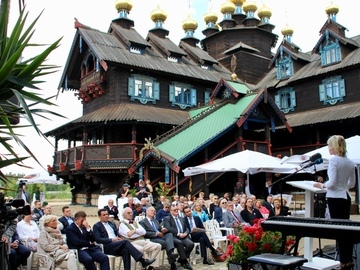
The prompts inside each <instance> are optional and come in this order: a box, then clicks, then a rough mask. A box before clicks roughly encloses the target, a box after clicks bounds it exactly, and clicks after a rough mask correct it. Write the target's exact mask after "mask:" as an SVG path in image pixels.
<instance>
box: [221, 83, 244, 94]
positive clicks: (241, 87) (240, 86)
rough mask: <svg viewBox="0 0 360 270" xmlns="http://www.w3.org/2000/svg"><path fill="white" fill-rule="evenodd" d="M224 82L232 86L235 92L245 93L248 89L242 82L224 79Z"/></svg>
mask: <svg viewBox="0 0 360 270" xmlns="http://www.w3.org/2000/svg"><path fill="white" fill-rule="evenodd" d="M226 83H228V84H229V85H230V86H231V87H232V88H234V90H235V91H236V92H237V93H240V94H245V95H246V94H247V92H248V90H249V88H248V87H247V86H246V85H245V84H242V83H238V82H232V81H226Z"/></svg>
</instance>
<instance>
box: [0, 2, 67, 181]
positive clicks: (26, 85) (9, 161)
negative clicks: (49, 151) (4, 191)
mask: <svg viewBox="0 0 360 270" xmlns="http://www.w3.org/2000/svg"><path fill="white" fill-rule="evenodd" d="M23 6H24V0H19V9H20V12H19V18H18V20H17V22H16V24H15V26H14V28H13V29H12V32H11V33H10V35H9V36H8V25H9V14H10V0H1V5H0V146H2V148H3V149H4V150H3V149H1V150H0V151H1V152H0V182H1V181H2V182H5V183H6V181H7V179H6V177H5V176H4V175H3V173H2V172H1V169H2V168H4V167H6V166H9V165H13V164H17V165H19V166H24V167H27V166H26V165H24V164H23V163H22V162H23V161H24V160H25V159H27V158H29V157H32V158H34V160H36V161H37V162H38V163H39V161H38V160H37V158H36V157H35V156H34V155H33V153H32V152H31V150H30V149H29V148H28V147H27V146H26V145H25V144H24V143H23V141H22V140H21V135H20V133H18V132H17V131H18V130H19V129H21V128H24V127H29V126H30V127H31V126H32V127H33V128H34V129H35V130H36V132H37V133H38V134H39V136H43V137H44V138H45V139H46V140H47V138H46V137H45V136H44V134H43V133H42V132H41V130H40V129H39V128H38V126H37V124H36V122H35V120H34V116H35V115H36V116H40V117H43V118H45V119H49V118H48V117H47V116H48V115H55V116H59V117H62V116H61V115H59V114H57V113H55V112H52V111H51V110H47V109H39V108H36V106H37V105H39V104H41V105H49V106H52V105H55V104H54V103H52V102H50V100H51V99H52V98H54V96H51V97H49V98H45V99H44V98H42V97H41V94H42V93H41V89H40V88H39V87H37V85H38V84H40V83H42V82H43V81H41V80H40V79H41V78H42V77H43V76H45V75H48V74H51V73H54V72H56V71H57V69H58V67H57V66H54V65H45V64H44V61H45V60H46V59H47V57H48V56H49V54H50V53H51V52H52V51H53V50H55V49H56V48H57V47H58V46H59V42H60V40H61V38H60V39H58V40H56V41H55V42H54V43H52V44H50V45H49V46H48V47H47V48H46V49H45V50H44V51H43V52H41V53H40V54H38V55H35V56H33V57H31V58H29V59H23V58H22V56H23V52H24V51H25V50H26V49H27V48H29V47H31V46H39V45H38V44H32V43H30V40H31V37H32V36H33V34H34V32H35V28H34V27H35V24H36V22H37V21H38V19H39V18H40V16H41V14H40V15H39V16H38V17H37V18H36V19H35V20H34V21H33V22H31V23H30V25H29V26H28V28H25V24H26V22H27V17H28V13H27V12H26V13H25V8H24V7H23ZM21 119H25V120H27V122H28V123H29V124H26V125H18V123H19V122H20V120H21ZM13 142H15V143H17V144H18V145H20V146H21V147H22V148H23V149H25V150H26V152H27V153H28V154H29V156H25V157H21V156H19V155H18V154H17V153H16V152H15V151H14V148H13V146H12V145H11V143H13ZM49 143H50V142H49Z"/></svg>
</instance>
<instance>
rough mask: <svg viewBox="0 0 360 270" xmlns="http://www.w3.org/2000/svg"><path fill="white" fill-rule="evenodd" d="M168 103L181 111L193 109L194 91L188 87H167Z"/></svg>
mask: <svg viewBox="0 0 360 270" xmlns="http://www.w3.org/2000/svg"><path fill="white" fill-rule="evenodd" d="M169 101H170V102H171V103H172V105H173V106H179V107H180V108H181V109H185V108H186V107H193V106H195V105H196V89H192V88H191V87H190V86H189V85H184V84H172V85H170V86H169Z"/></svg>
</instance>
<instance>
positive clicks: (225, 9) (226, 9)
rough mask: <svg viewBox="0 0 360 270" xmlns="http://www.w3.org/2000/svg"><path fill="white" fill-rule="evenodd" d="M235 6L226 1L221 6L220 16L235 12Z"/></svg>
mask: <svg viewBox="0 0 360 270" xmlns="http://www.w3.org/2000/svg"><path fill="white" fill-rule="evenodd" d="M235 9H236V6H235V4H234V3H232V2H230V1H229V0H227V1H226V2H225V3H224V4H222V5H221V8H220V11H221V13H222V14H225V13H231V14H233V13H234V12H235Z"/></svg>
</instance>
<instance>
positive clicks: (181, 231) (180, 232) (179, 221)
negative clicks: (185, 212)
mask: <svg viewBox="0 0 360 270" xmlns="http://www.w3.org/2000/svg"><path fill="white" fill-rule="evenodd" d="M163 225H164V227H165V228H166V229H167V230H168V231H169V232H170V233H171V234H172V235H173V237H174V244H175V247H176V249H177V251H178V253H179V256H180V258H179V259H178V262H179V263H180V264H181V265H182V267H184V269H190V270H192V267H191V265H190V264H189V262H188V260H187V258H188V257H189V255H190V253H191V251H192V249H193V248H194V242H193V241H191V239H190V237H189V233H190V230H189V229H188V228H187V226H186V225H185V220H184V219H183V218H181V217H179V209H178V207H177V205H171V207H170V215H169V216H167V217H165V218H164V219H163Z"/></svg>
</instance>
